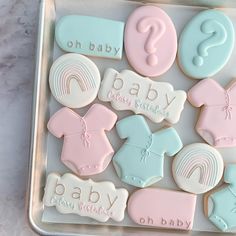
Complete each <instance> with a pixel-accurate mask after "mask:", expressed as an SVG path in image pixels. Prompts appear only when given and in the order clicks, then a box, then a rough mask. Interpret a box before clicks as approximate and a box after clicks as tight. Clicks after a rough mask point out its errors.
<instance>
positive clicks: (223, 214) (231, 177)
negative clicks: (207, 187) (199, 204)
mask: <svg viewBox="0 0 236 236" xmlns="http://www.w3.org/2000/svg"><path fill="white" fill-rule="evenodd" d="M224 181H225V183H227V184H228V185H227V186H224V187H223V186H222V187H221V188H220V189H219V190H215V191H213V193H211V194H210V195H209V196H208V197H207V199H206V201H205V206H204V208H205V210H207V212H206V213H207V216H208V217H209V220H210V221H211V222H212V223H213V224H214V225H215V226H216V227H217V228H218V229H220V230H222V231H232V230H235V229H236V164H229V165H228V166H226V168H225V173H224Z"/></svg>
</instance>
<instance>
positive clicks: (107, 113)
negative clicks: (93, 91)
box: [48, 104, 117, 176]
mask: <svg viewBox="0 0 236 236" xmlns="http://www.w3.org/2000/svg"><path fill="white" fill-rule="evenodd" d="M116 120H117V116H116V114H115V113H113V112H112V111H111V110H109V109H107V108H106V107H105V106H102V105H100V104H94V105H93V106H92V107H91V108H90V109H89V110H88V112H87V113H86V114H85V115H84V116H83V117H81V116H80V115H79V114H77V113H75V112H74V111H72V110H71V109H69V108H67V107H64V108H62V109H61V110H59V111H58V112H56V113H55V114H54V115H53V116H52V117H51V118H50V120H49V122H48V129H49V131H50V132H51V133H52V134H53V135H54V136H56V137H57V138H61V137H62V136H64V144H63V148H62V154H61V160H62V162H63V163H64V164H65V165H66V166H67V167H68V168H69V169H71V170H72V171H73V172H75V173H76V174H77V175H81V176H86V175H94V174H98V173H100V172H102V171H103V170H105V169H106V167H107V166H108V164H109V163H110V161H111V158H112V156H113V154H114V150H113V148H112V146H111V144H110V142H109V140H108V138H107V136H106V134H105V130H111V129H112V128H113V126H114V125H115V123H116Z"/></svg>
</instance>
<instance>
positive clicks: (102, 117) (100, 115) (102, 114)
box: [92, 104, 117, 130]
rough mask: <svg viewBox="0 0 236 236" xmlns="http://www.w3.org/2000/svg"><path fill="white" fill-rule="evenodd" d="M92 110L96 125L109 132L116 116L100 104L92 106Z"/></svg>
mask: <svg viewBox="0 0 236 236" xmlns="http://www.w3.org/2000/svg"><path fill="white" fill-rule="evenodd" d="M92 110H93V116H94V118H95V121H96V123H97V124H99V125H100V126H101V128H102V129H104V130H111V129H112V128H113V127H114V125H115V123H116V121H117V115H116V114H115V113H114V112H113V111H111V110H110V109H108V108H106V107H105V106H103V105H101V104H94V105H93V108H92Z"/></svg>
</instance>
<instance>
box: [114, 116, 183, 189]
mask: <svg viewBox="0 0 236 236" xmlns="http://www.w3.org/2000/svg"><path fill="white" fill-rule="evenodd" d="M116 129H117V132H118V135H119V136H120V138H122V139H126V141H125V143H124V144H123V146H122V147H121V148H120V149H119V150H118V151H117V152H116V153H115V155H114V157H113V165H114V167H115V169H116V172H117V174H118V176H119V177H120V178H121V180H122V181H123V182H125V183H128V184H130V185H134V186H137V187H141V188H144V187H147V186H149V185H152V184H154V183H156V182H157V181H159V180H161V179H162V178H163V175H164V174H163V162H164V154H166V155H168V156H173V155H175V154H176V153H177V152H178V151H179V150H180V149H181V148H182V142H181V140H180V137H179V135H178V133H177V132H176V130H175V129H174V128H166V129H162V130H160V131H158V132H155V133H152V132H151V131H150V129H149V127H148V125H147V123H146V121H145V119H144V118H143V117H142V116H140V115H133V116H129V117H126V118H124V119H122V120H120V121H118V122H117V124H116Z"/></svg>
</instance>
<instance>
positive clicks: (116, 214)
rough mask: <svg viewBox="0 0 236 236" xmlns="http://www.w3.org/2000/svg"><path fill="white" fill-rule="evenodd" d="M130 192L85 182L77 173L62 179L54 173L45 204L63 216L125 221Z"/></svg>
mask: <svg viewBox="0 0 236 236" xmlns="http://www.w3.org/2000/svg"><path fill="white" fill-rule="evenodd" d="M127 198H128V191H127V190H126V189H124V188H121V189H116V188H115V186H114V184H113V183H112V182H98V183H96V182H94V181H92V180H91V179H89V180H82V179H80V178H78V177H77V176H75V175H73V174H69V173H67V174H64V175H63V176H60V175H58V174H56V173H51V174H49V175H48V177H47V182H46V186H45V189H44V197H43V203H44V205H45V206H47V207H52V206H55V207H56V209H57V210H58V211H59V212H60V213H62V214H77V215H80V216H87V217H90V218H93V219H95V220H97V221H100V222H106V221H107V220H108V219H109V218H111V219H113V220H115V221H122V220H123V218H124V211H125V208H126V201H127Z"/></svg>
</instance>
